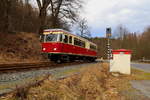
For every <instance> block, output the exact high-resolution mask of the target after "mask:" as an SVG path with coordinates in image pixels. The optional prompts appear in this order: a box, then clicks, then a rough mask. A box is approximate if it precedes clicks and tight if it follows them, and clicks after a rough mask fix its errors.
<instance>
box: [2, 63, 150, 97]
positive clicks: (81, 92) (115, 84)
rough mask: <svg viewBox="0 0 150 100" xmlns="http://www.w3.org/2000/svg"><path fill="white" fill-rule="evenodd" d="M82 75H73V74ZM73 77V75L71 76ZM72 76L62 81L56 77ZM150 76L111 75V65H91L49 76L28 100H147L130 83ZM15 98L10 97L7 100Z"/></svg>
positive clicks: (30, 93)
mask: <svg viewBox="0 0 150 100" xmlns="http://www.w3.org/2000/svg"><path fill="white" fill-rule="evenodd" d="M76 72H80V74H76V75H74V73H76ZM69 75H71V76H69ZM59 76H69V77H66V78H64V79H60V80H51V79H53V78H54V77H59ZM149 78H150V73H146V72H143V71H140V70H138V69H132V75H119V76H112V75H111V74H110V73H108V64H106V63H105V64H92V65H88V66H86V67H84V68H75V69H74V68H73V69H67V70H65V71H62V72H60V73H57V74H56V76H50V77H49V78H48V79H47V80H45V81H44V83H42V84H41V85H39V86H36V87H32V88H30V90H29V92H28V94H27V99H28V100H33V99H34V100H135V98H137V99H136V100H146V99H147V98H145V97H144V96H143V95H141V94H137V92H138V91H137V90H136V89H134V88H132V86H131V84H130V81H131V80H145V79H149ZM10 98H13V99H15V97H9V98H8V99H5V100H11V99H10Z"/></svg>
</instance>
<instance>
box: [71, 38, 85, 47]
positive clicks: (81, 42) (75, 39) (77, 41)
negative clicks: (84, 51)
mask: <svg viewBox="0 0 150 100" xmlns="http://www.w3.org/2000/svg"><path fill="white" fill-rule="evenodd" d="M74 45H77V46H80V47H83V48H85V42H84V41H82V40H80V39H77V38H74Z"/></svg>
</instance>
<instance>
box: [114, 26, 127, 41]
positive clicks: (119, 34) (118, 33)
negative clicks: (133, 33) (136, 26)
mask: <svg viewBox="0 0 150 100" xmlns="http://www.w3.org/2000/svg"><path fill="white" fill-rule="evenodd" d="M128 33H129V31H128V29H127V28H126V27H125V26H123V25H121V24H120V25H118V26H117V28H116V30H115V32H114V34H113V37H116V38H119V39H120V40H123V38H124V36H125V34H128Z"/></svg>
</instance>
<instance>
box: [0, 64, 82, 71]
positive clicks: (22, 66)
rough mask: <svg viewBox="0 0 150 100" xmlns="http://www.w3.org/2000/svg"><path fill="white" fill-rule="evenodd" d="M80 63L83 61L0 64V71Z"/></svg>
mask: <svg viewBox="0 0 150 100" xmlns="http://www.w3.org/2000/svg"><path fill="white" fill-rule="evenodd" d="M82 63H83V62H73V63H63V64H56V63H53V62H39V63H16V64H0V73H4V72H10V71H18V70H21V71H24V70H31V69H41V68H56V67H62V66H68V65H77V64H82Z"/></svg>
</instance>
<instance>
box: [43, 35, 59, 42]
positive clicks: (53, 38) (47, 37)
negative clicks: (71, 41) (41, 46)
mask: <svg viewBox="0 0 150 100" xmlns="http://www.w3.org/2000/svg"><path fill="white" fill-rule="evenodd" d="M57 37H58V34H48V35H46V42H51V41H57Z"/></svg>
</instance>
